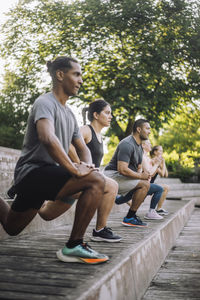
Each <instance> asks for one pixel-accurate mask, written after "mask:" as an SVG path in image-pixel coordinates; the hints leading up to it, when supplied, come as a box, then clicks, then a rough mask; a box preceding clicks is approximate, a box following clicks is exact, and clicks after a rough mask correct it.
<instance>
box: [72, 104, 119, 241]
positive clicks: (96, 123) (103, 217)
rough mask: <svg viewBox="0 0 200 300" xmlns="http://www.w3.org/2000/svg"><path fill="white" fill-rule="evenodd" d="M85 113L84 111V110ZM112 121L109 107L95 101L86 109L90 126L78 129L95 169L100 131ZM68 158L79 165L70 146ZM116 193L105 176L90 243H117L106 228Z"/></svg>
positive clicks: (100, 152) (99, 157)
mask: <svg viewBox="0 0 200 300" xmlns="http://www.w3.org/2000/svg"><path fill="white" fill-rule="evenodd" d="M84 112H86V109H84ZM111 119H112V114H111V107H110V105H109V104H108V103H107V102H106V101H104V100H102V99H97V100H95V101H94V102H92V103H90V105H89V107H88V120H89V121H90V124H88V125H84V126H82V127H81V128H80V132H81V134H82V136H83V139H84V141H85V143H86V145H87V147H88V149H89V150H90V153H91V155H92V162H93V164H94V165H95V167H96V168H99V167H100V165H101V161H102V158H103V155H104V150H103V140H102V133H101V132H102V129H103V128H105V127H109V126H110V122H111ZM69 157H70V158H71V160H72V161H74V162H77V163H79V162H80V158H79V157H78V155H77V153H76V151H75V149H74V147H73V146H72V145H71V146H70V151H69ZM117 192H118V184H117V183H116V181H114V180H113V179H111V178H108V177H106V176H105V191H104V197H103V199H102V201H101V204H100V206H99V207H98V209H97V221H96V228H95V229H93V233H92V237H91V240H92V241H105V242H119V241H121V239H122V238H121V237H120V236H118V235H116V234H114V233H113V231H112V229H111V228H109V227H107V226H106V223H107V219H108V217H109V214H110V212H111V209H112V207H113V204H114V202H115V198H116V195H117Z"/></svg>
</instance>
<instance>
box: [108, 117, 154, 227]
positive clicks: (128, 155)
mask: <svg viewBox="0 0 200 300" xmlns="http://www.w3.org/2000/svg"><path fill="white" fill-rule="evenodd" d="M149 134H150V124H149V122H148V121H147V120H145V119H139V120H137V121H135V123H134V125H133V132H132V134H131V135H129V136H128V137H126V138H124V139H123V140H122V141H121V142H120V143H119V145H118V146H117V149H116V151H115V153H114V155H113V157H112V159H111V161H110V162H109V164H108V165H107V166H106V167H105V170H104V174H105V175H106V176H108V177H110V178H112V179H114V180H116V181H117V183H118V185H119V194H121V195H122V196H121V197H122V198H123V197H126V198H127V196H129V197H130V198H129V199H131V198H132V205H131V207H130V209H129V211H128V214H127V216H126V217H125V218H124V220H123V222H122V224H123V225H125V226H137V227H145V226H147V224H146V223H144V222H142V221H141V220H140V218H139V217H138V216H137V215H136V212H137V210H138V208H139V207H140V205H141V203H142V202H143V201H144V199H145V197H146V195H147V192H148V190H149V186H150V183H149V180H150V174H149V173H148V172H141V170H142V169H141V164H142V156H143V149H142V146H141V143H142V141H143V140H146V139H148V136H149ZM127 193H128V194H127ZM118 201H119V199H118ZM124 202H125V201H124Z"/></svg>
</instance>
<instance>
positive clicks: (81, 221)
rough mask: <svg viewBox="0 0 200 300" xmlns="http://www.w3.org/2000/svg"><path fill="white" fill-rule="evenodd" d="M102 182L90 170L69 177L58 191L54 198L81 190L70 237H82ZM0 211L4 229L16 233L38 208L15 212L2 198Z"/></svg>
mask: <svg viewBox="0 0 200 300" xmlns="http://www.w3.org/2000/svg"><path fill="white" fill-rule="evenodd" d="M104 184H105V183H104V178H103V176H102V175H101V174H100V173H99V172H91V173H90V174H89V175H87V176H84V177H82V178H72V179H70V180H69V181H68V182H67V183H66V184H65V185H64V187H63V188H62V189H61V191H60V192H59V193H58V195H57V197H56V198H57V199H58V200H60V199H62V198H65V197H66V196H70V195H74V194H76V193H77V192H80V191H83V192H82V194H81V196H80V199H79V201H78V204H77V207H76V214H75V220H74V226H73V229H72V234H71V239H73V240H75V239H81V238H82V237H83V234H84V233H85V230H86V228H87V226H88V224H89V222H90V220H91V218H92V217H93V215H94V213H95V211H96V209H97V207H98V206H99V204H100V201H101V200H102V197H103V193H104ZM0 212H1V213H0V222H1V224H2V225H3V228H4V230H5V231H6V232H7V233H8V234H10V235H17V234H18V233H20V232H21V231H22V230H23V229H24V228H25V227H26V226H27V225H28V224H29V223H30V222H31V220H32V219H33V218H34V217H35V215H36V214H37V212H38V210H37V209H28V210H27V211H25V212H16V211H13V210H12V209H10V208H9V206H8V205H7V204H6V202H5V201H4V200H3V199H0Z"/></svg>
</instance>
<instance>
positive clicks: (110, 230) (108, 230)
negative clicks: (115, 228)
mask: <svg viewBox="0 0 200 300" xmlns="http://www.w3.org/2000/svg"><path fill="white" fill-rule="evenodd" d="M104 230H105V231H106V232H108V233H112V228H110V227H106V226H105V227H104Z"/></svg>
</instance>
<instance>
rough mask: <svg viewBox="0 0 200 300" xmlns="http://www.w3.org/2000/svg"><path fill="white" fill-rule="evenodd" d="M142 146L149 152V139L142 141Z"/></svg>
mask: <svg viewBox="0 0 200 300" xmlns="http://www.w3.org/2000/svg"><path fill="white" fill-rule="evenodd" d="M142 148H143V149H144V151H146V152H150V151H151V143H150V141H149V140H146V141H144V142H143V143H142Z"/></svg>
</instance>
